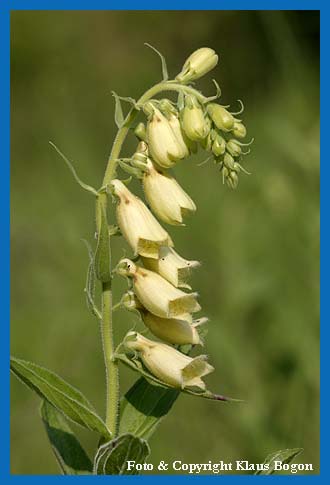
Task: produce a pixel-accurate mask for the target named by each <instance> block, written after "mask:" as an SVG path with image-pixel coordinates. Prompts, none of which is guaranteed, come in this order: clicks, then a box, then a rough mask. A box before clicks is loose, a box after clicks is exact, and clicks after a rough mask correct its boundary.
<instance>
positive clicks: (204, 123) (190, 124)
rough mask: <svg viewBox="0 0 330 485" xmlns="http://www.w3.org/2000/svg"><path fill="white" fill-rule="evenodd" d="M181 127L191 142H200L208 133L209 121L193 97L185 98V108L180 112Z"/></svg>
mask: <svg viewBox="0 0 330 485" xmlns="http://www.w3.org/2000/svg"><path fill="white" fill-rule="evenodd" d="M182 126H183V130H184V132H185V134H186V135H187V137H188V138H189V139H190V140H192V141H197V142H200V141H202V140H204V138H206V137H207V135H208V134H209V132H210V128H211V124H210V120H209V119H208V118H206V116H205V113H204V111H203V109H202V107H201V105H200V103H199V102H198V100H197V98H196V97H195V96H192V95H187V96H186V97H185V106H184V108H183V110H182Z"/></svg>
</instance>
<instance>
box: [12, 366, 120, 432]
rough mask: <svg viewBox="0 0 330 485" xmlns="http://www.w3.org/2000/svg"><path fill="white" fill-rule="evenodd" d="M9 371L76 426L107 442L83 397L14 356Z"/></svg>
mask: <svg viewBox="0 0 330 485" xmlns="http://www.w3.org/2000/svg"><path fill="white" fill-rule="evenodd" d="M10 369H11V371H12V372H13V374H15V376H16V377H18V379H20V380H21V381H22V382H23V383H24V384H26V385H27V386H28V387H29V388H30V389H32V390H33V391H35V392H36V393H37V394H38V395H39V396H40V397H42V398H43V399H46V400H47V401H48V402H49V403H50V404H52V405H53V406H54V407H55V408H56V409H58V410H59V411H61V412H62V413H63V414H65V416H66V417H67V418H69V419H71V420H72V421H74V422H75V423H77V424H80V425H81V426H83V427H84V428H87V429H89V430H91V431H96V432H98V433H100V434H101V435H102V436H104V437H105V438H107V439H109V438H110V437H111V434H110V432H109V430H108V428H107V427H106V425H105V423H104V422H103V421H102V419H101V418H100V417H99V416H98V415H97V413H96V412H95V410H94V408H93V407H92V405H91V404H90V402H89V401H88V400H87V399H86V398H85V396H84V395H83V394H82V393H81V392H80V391H78V390H77V389H75V388H74V387H72V386H71V385H70V384H68V383H67V382H66V381H64V380H63V379H62V378H61V377H59V376H58V375H56V374H55V373H54V372H51V371H50V370H48V369H45V368H44V367H40V366H39V365H37V364H34V363H32V362H27V361H25V360H22V359H17V358H16V357H11V359H10Z"/></svg>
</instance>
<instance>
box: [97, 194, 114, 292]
mask: <svg viewBox="0 0 330 485" xmlns="http://www.w3.org/2000/svg"><path fill="white" fill-rule="evenodd" d="M103 200H104V199H103V198H101V197H100V198H99V199H98V201H97V219H98V238H97V246H96V251H95V259H94V266H95V274H96V277H97V279H98V280H100V281H102V282H103V283H107V282H108V281H110V280H111V270H110V267H111V264H110V259H111V255H110V235H109V227H108V220H107V213H106V205H105V204H104V203H103Z"/></svg>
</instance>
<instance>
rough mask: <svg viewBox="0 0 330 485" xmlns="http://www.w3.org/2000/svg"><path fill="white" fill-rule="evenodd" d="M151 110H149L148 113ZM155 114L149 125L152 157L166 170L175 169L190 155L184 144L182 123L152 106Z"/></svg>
mask: <svg viewBox="0 0 330 485" xmlns="http://www.w3.org/2000/svg"><path fill="white" fill-rule="evenodd" d="M148 109H150V106H149V108H147V111H148ZM152 109H153V112H152V114H151V117H150V119H149V121H148V125H147V141H148V145H149V151H150V155H151V157H152V158H153V159H154V160H155V162H156V163H157V164H158V165H160V166H161V167H164V168H169V167H173V166H174V165H175V164H176V162H178V161H179V160H182V159H183V158H185V157H187V156H188V155H189V150H188V147H187V145H186V144H185V142H184V139H183V136H182V132H181V127H180V122H179V120H178V119H177V117H176V116H175V115H172V117H171V118H170V120H168V119H167V118H166V116H164V115H163V114H162V113H161V112H160V111H159V109H157V108H156V107H154V106H153V105H152Z"/></svg>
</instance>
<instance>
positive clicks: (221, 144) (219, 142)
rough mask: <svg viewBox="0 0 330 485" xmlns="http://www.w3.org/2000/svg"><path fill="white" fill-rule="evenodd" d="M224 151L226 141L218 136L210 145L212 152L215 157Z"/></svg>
mask: <svg viewBox="0 0 330 485" xmlns="http://www.w3.org/2000/svg"><path fill="white" fill-rule="evenodd" d="M225 151H226V140H225V139H224V138H222V136H220V135H219V134H217V136H216V137H215V140H214V142H213V143H212V152H213V153H214V155H215V156H216V157H219V156H220V155H223V154H224V153H225Z"/></svg>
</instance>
